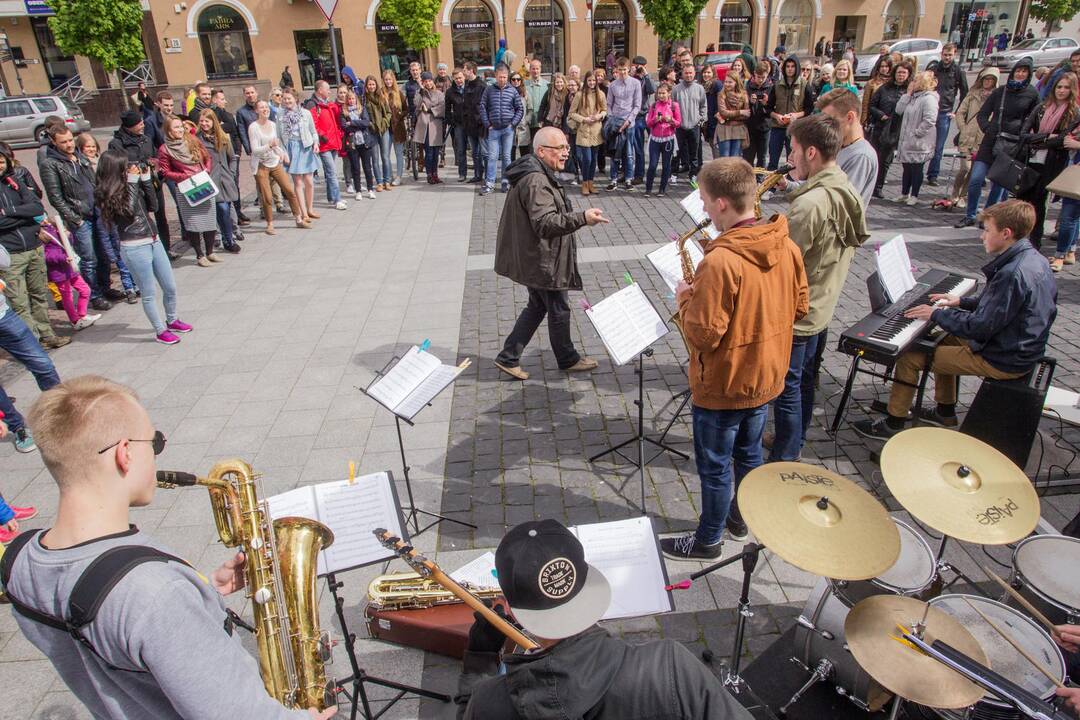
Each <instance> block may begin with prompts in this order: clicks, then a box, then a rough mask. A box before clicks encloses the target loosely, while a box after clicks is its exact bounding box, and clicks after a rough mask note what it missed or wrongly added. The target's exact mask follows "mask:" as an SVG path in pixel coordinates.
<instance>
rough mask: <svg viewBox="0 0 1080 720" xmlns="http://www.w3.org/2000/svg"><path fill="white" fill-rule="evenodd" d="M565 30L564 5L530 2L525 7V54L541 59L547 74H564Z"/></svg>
mask: <svg viewBox="0 0 1080 720" xmlns="http://www.w3.org/2000/svg"><path fill="white" fill-rule="evenodd" d="M564 28H565V20H564V17H563V9H562V5H560V4H559V3H557V2H555V0H529V4H528V5H526V6H525V52H527V53H529V54H530V55H532V56H533V57H538V58H540V61H541V62H542V63H543V67H544V72H545V73H550V72H564V69H565V65H564V64H563V62H564V61H563V58H564V57H565V55H564V52H565V42H566V41H565V38H566V33H565V31H564ZM582 74H584V73H582Z"/></svg>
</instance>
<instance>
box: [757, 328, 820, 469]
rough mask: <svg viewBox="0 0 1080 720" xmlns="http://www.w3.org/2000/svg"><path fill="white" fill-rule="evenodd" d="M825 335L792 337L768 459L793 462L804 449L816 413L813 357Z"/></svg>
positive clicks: (777, 402)
mask: <svg viewBox="0 0 1080 720" xmlns="http://www.w3.org/2000/svg"><path fill="white" fill-rule="evenodd" d="M822 337H823V334H818V335H796V336H795V337H794V338H793V339H792V342H791V362H790V363H789V364H788V371H787V375H786V376H785V377H784V389H783V391H781V393H780V397H778V398H776V400H775V402H774V404H773V421H774V423H775V425H776V435H775V438H774V439H773V446H772V453H771V454H770V455H769V462H777V461H781V460H787V461H792V462H794V461H796V460H798V459H799V453H801V452H802V448H803V443H804V442H805V440H806V430H807V428H809V427H810V418H811V417H813V413H814V358H815V357H816V356H817V347H818V342H820V341H821V339H822Z"/></svg>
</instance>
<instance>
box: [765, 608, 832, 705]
mask: <svg viewBox="0 0 1080 720" xmlns="http://www.w3.org/2000/svg"><path fill="white" fill-rule="evenodd" d="M799 624H800V625H804V627H808V628H810V630H811V631H813V632H822V631H819V630H817V629H816V628H814V627H813V625H812V624H811V623H810V621H809V620H807V619H806V618H804V617H803V616H801V615H800V616H799ZM829 634H830V635H832V633H829ZM792 661H793V662H798V661H796V660H795V659H794V658H792ZM799 665H802V663H799ZM832 673H833V664H832V663H831V662H830V661H829V660H828V659H827V658H822V659H821V662H819V663H818V664H817V667H816V668H814V672H813V673H812V674H811V675H810V679H809V680H807V681H806V682H805V683H804V684H803V686H802V687H801V688H799V689H798V690H796V691H795V694H794V695H792V696H791V699H790V700H788V701H787V702H786V703H784V704H783V705H782V706H781V707H780V709H779V710H777V711H776V712H777V713H779V714H780V715H787V709H788V708H789V707H791V706H792V705H794V704H795V703H797V702H798V701H799V698H801V697H802V696H803V695H804V694H805V693H806V691H807V690H809V689H810V688H812V687H813V686H814V685H817V684H818V683H819V682H823V681H825V680H828V679H829V676H830V675H832Z"/></svg>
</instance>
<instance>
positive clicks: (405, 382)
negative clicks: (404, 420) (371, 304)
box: [367, 345, 442, 415]
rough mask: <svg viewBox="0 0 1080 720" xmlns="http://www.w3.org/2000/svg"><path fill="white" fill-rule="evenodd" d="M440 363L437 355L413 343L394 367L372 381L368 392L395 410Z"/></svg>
mask: <svg viewBox="0 0 1080 720" xmlns="http://www.w3.org/2000/svg"><path fill="white" fill-rule="evenodd" d="M440 365H442V363H440V362H439V359H438V358H437V357H435V356H434V355H432V354H431V353H427V352H421V351H420V349H419V348H417V347H416V346H415V345H413V346H412V347H411V348H409V349H408V351H407V352H406V353H405V355H404V357H402V358H401V359H400V360H398V361H397V364H395V365H394V367H392V368H390V370H389V371H387V373H386V374H385V375H383V376H382V377H381V378H379V379H378V380H377V381H375V382H374V383H372V385H371V387H370V388H368V390H367V393H368V395H370V396H371V397H373V398H375V399H376V400H378V401H379V402H381V403H382V404H383V405H385V406H386V407H388V408H390V409H391V410H393V409H394V408H396V407H397V406H398V405H400V404H401V403H402V402H403V401H404V400H405V398H407V397H408V396H409V393H411V392H412V391H414V390H416V389H417V388H418V387H419V386H420V384H421V383H422V382H424V379H425V378H427V376H428V375H430V374H431V373H432V371H434V370H435V368H437V367H439V366H440ZM421 407H422V406H421ZM413 414H414V415H415V413H413Z"/></svg>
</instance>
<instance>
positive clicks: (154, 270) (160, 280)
mask: <svg viewBox="0 0 1080 720" xmlns="http://www.w3.org/2000/svg"><path fill="white" fill-rule="evenodd" d="M120 252H121V253H122V254H123V256H124V262H126V263H127V265H128V268H129V269H130V270H131V274H132V275H134V276H135V282H136V283H138V285H139V292H140V293H141V294H142V306H143V312H144V313H146V319H147V320H149V321H150V324H151V325H153V326H154V334H156V335H160V334H161V333H163V332H165V329H166V328H165V323H166V322H172V321H173V320H175V319H176V280H174V279H173V272H172V266H171V265H170V264H169V256H168V255H167V254H166V253H165V247H164V246H163V245H162V244H161V242H159V241H157V240H155V241H154V242H152V243H150V244H149V245H139V246H137V247H130V246H128V245H121V246H120ZM155 281H156V282H155ZM158 285H160V286H161V293H162V295H163V298H162V300H163V304H164V305H165V322H162V320H161V313H159V312H158V307H157V289H158Z"/></svg>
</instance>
